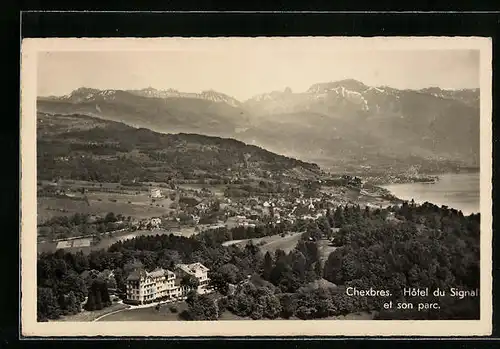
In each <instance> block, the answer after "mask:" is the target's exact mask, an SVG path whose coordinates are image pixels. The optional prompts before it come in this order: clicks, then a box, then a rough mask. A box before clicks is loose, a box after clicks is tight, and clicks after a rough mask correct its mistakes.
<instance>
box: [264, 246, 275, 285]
mask: <svg viewBox="0 0 500 349" xmlns="http://www.w3.org/2000/svg"><path fill="white" fill-rule="evenodd" d="M273 267H274V263H273V258H272V257H271V254H270V253H269V251H267V252H266V254H265V255H264V270H263V274H262V277H263V278H264V279H265V280H269V278H270V276H271V272H272V270H273Z"/></svg>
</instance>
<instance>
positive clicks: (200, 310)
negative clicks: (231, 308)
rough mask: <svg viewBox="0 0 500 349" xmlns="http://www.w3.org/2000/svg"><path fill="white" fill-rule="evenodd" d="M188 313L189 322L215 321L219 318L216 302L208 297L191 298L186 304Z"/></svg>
mask: <svg viewBox="0 0 500 349" xmlns="http://www.w3.org/2000/svg"><path fill="white" fill-rule="evenodd" d="M188 312H189V315H190V318H191V320H217V318H218V317H219V309H218V306H217V302H216V301H215V300H213V299H212V298H210V297H209V296H208V295H201V296H198V297H195V298H192V301H190V302H189V303H188Z"/></svg>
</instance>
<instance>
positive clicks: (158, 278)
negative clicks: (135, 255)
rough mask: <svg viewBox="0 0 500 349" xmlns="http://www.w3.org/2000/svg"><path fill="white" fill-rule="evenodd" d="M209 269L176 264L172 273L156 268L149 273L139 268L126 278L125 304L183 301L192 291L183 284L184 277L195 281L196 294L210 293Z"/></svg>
mask: <svg viewBox="0 0 500 349" xmlns="http://www.w3.org/2000/svg"><path fill="white" fill-rule="evenodd" d="M208 271H209V269H208V268H207V267H205V266H204V265H203V264H201V263H193V264H177V265H176V266H175V269H174V271H170V270H167V269H163V268H156V269H155V270H153V271H151V272H147V271H146V270H144V269H142V268H139V269H136V270H134V271H133V272H132V273H131V274H130V275H129V276H128V278H127V302H128V303H132V304H147V303H152V302H157V301H165V302H168V301H176V300H182V299H185V298H186V296H187V294H188V292H189V291H191V290H192V289H193V287H192V286H190V285H189V284H185V283H183V280H185V278H186V277H192V278H194V279H196V280H197V286H196V292H197V293H198V294H205V293H210V292H212V290H211V288H210V287H209V278H208Z"/></svg>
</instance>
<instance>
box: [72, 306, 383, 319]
mask: <svg viewBox="0 0 500 349" xmlns="http://www.w3.org/2000/svg"><path fill="white" fill-rule="evenodd" d="M175 307H176V308H177V313H173V312H172V311H171V310H170V305H164V306H162V307H161V308H160V310H156V308H155V306H151V307H147V308H142V307H141V308H130V309H126V310H123V311H119V312H116V313H113V314H110V315H107V316H104V317H102V318H99V319H98V320H97V321H107V322H108V321H109V322H111V321H182V319H180V318H179V313H181V312H182V311H184V310H186V309H187V304H186V303H185V302H180V303H176V304H175ZM374 315H375V313H366V312H358V313H351V314H347V315H340V316H330V317H327V318H324V319H318V320H372V319H373V317H374ZM235 320H247V321H255V320H252V319H251V318H249V317H241V316H238V315H235V314H233V313H231V312H229V311H225V312H224V313H223V314H222V315H221V316H220V318H219V321H235ZM276 320H283V319H282V318H277V319H276ZM289 320H300V319H299V318H297V317H292V318H290V319H289ZM75 321H77V320H75ZM80 321H81V320H80ZM90 321H92V320H90Z"/></svg>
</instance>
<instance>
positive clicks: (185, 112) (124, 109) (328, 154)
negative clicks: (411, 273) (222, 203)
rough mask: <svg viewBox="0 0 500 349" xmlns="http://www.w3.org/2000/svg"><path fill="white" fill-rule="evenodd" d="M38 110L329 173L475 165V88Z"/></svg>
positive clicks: (92, 103) (358, 86)
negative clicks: (260, 152) (221, 144)
mask: <svg viewBox="0 0 500 349" xmlns="http://www.w3.org/2000/svg"><path fill="white" fill-rule="evenodd" d="M37 107H38V111H39V112H43V113H49V114H84V115H89V116H94V117H98V118H102V119H106V120H113V121H120V122H123V123H125V124H128V125H131V126H134V127H143V128H149V129H151V130H154V131H157V132H163V133H197V134H204V135H208V136H218V137H229V138H234V139H237V140H240V141H242V142H245V143H248V144H254V145H258V146H260V147H263V148H265V149H267V150H269V151H272V152H275V153H279V154H284V155H286V156H290V157H295V158H298V159H301V160H304V161H311V162H316V163H318V164H320V165H322V166H324V167H327V168H330V169H339V170H349V171H357V170H360V169H370V171H374V172H377V171H379V172H387V171H399V170H405V169H406V168H408V167H409V166H414V165H419V166H421V168H422V170H424V171H439V170H449V169H450V168H452V167H453V168H455V167H461V166H467V167H478V165H479V89H463V90H444V89H441V88H437V87H431V88H426V89H421V90H401V89H395V88H391V87H387V86H367V85H365V84H364V83H362V82H360V81H357V80H353V79H349V80H342V81H336V82H325V83H317V84H314V85H312V86H310V88H309V89H307V90H306V91H304V92H293V91H292V90H291V89H290V88H285V89H284V90H283V91H272V92H268V93H263V94H260V95H257V96H255V97H253V98H251V99H249V100H246V101H238V100H237V99H235V98H233V97H231V96H229V95H227V94H224V93H220V92H217V91H213V90H210V91H203V92H201V93H184V92H179V91H176V90H172V89H169V90H157V89H154V88H151V87H149V88H145V89H142V90H97V89H90V88H79V89H77V90H75V91H73V92H72V93H70V94H69V95H66V96H60V97H39V98H38V101H37Z"/></svg>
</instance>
